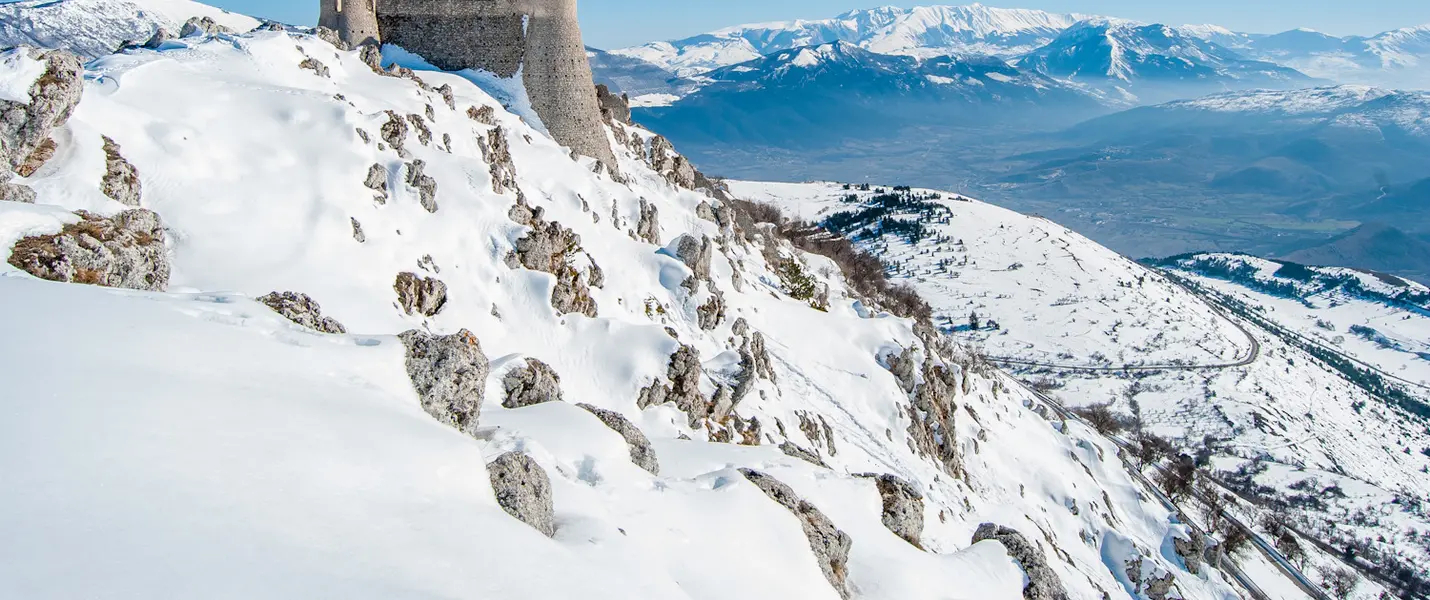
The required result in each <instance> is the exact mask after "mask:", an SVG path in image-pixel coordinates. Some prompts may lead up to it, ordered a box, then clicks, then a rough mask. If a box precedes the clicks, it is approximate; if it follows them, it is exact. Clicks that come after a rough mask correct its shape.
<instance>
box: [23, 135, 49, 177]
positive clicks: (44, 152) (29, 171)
mask: <svg viewBox="0 0 1430 600" xmlns="http://www.w3.org/2000/svg"><path fill="white" fill-rule="evenodd" d="M59 149H60V146H59V144H57V143H55V139H54V138H45V139H44V140H43V141H41V142H40V145H39V146H38V147H36V148H35V151H34V152H31V153H30V155H29V156H27V157H25V160H24V161H23V162H21V163H20V166H18V167H15V174H16V175H19V176H21V177H32V176H34V174H35V173H37V172H39V170H40V167H43V166H45V163H47V162H50V159H51V158H54V157H55V153H56V152H58V151H59Z"/></svg>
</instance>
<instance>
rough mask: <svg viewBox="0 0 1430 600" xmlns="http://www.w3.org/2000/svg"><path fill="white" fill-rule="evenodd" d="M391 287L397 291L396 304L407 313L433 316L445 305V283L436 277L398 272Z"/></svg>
mask: <svg viewBox="0 0 1430 600" xmlns="http://www.w3.org/2000/svg"><path fill="white" fill-rule="evenodd" d="M392 288H393V289H394V290H396V291H397V304H398V306H400V307H402V310H403V312H406V313H407V314H409V315H422V316H424V317H435V316H437V313H440V312H442V308H443V307H445V306H446V305H447V284H445V283H442V282H441V281H440V280H438V279H434V278H431V277H420V276H418V275H417V274H416V273H399V274H398V275H397V283H395V284H393V286H392Z"/></svg>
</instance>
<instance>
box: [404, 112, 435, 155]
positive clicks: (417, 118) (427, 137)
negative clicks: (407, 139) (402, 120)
mask: <svg viewBox="0 0 1430 600" xmlns="http://www.w3.org/2000/svg"><path fill="white" fill-rule="evenodd" d="M428 108H431V106H428ZM407 122H408V123H410V124H411V125H412V130H413V131H415V132H417V143H419V144H422V145H423V146H426V145H428V144H431V143H432V130H431V129H429V128H428V127H427V122H426V121H423V120H422V116H421V115H407Z"/></svg>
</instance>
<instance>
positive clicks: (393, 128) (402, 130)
mask: <svg viewBox="0 0 1430 600" xmlns="http://www.w3.org/2000/svg"><path fill="white" fill-rule="evenodd" d="M378 133H379V135H380V136H381V137H382V141H384V142H387V145H389V146H392V149H393V150H396V151H397V154H398V155H399V156H405V155H406V153H407V150H406V149H405V148H404V147H403V145H404V144H406V143H407V121H405V120H403V119H402V116H401V115H399V114H397V113H396V112H393V111H390V110H389V111H387V122H386V123H383V124H382V128H381V129H380V130H378Z"/></svg>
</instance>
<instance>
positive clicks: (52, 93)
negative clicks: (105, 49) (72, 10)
mask: <svg viewBox="0 0 1430 600" xmlns="http://www.w3.org/2000/svg"><path fill="white" fill-rule="evenodd" d="M16 51H17V52H29V53H30V56H31V57H34V58H36V59H38V60H43V61H44V62H45V73H44V74H43V75H41V76H40V77H39V78H38V79H36V80H35V82H34V83H33V84H31V85H30V89H29V93H30V103H29V104H21V103H19V102H11V101H9V100H0V158H3V159H4V160H5V162H6V163H8V164H9V168H10V169H11V170H14V171H17V172H18V171H21V170H25V171H29V172H30V173H33V172H34V171H35V170H36V169H38V168H39V165H42V164H44V160H43V159H45V158H48V155H53V153H54V148H53V144H54V142H53V141H51V140H50V134H51V133H52V132H53V131H54V130H55V129H56V128H58V127H60V126H61V125H64V124H65V123H66V122H67V121H69V118H70V115H72V114H74V108H75V106H76V105H78V104H79V100H80V96H82V95H83V93H84V64H83V62H82V61H81V60H80V58H79V57H78V56H75V55H74V54H71V53H69V52H66V51H63V50H52V51H48V52H42V51H38V50H32V49H21V50H16ZM46 147H48V151H46V149H45V148H46ZM37 152H38V153H39V155H36V153H37Z"/></svg>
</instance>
